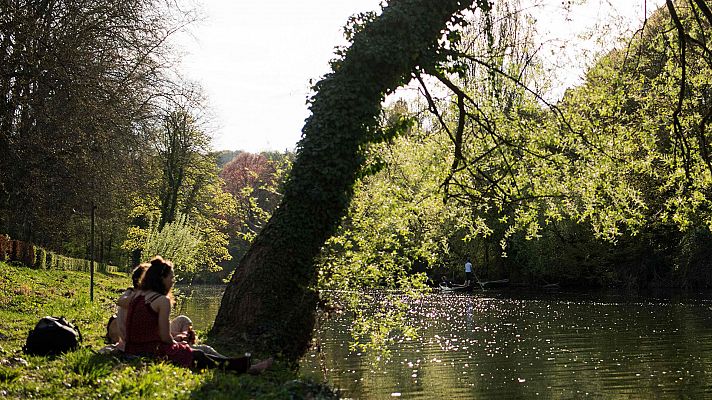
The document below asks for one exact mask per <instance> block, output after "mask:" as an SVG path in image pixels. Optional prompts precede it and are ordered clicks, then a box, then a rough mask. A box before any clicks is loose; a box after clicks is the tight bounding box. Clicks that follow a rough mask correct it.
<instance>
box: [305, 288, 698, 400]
mask: <svg viewBox="0 0 712 400" xmlns="http://www.w3.org/2000/svg"><path fill="white" fill-rule="evenodd" d="M409 316H410V318H411V320H412V323H413V324H414V325H416V326H417V327H418V328H419V332H420V334H421V338H420V339H419V340H417V341H408V340H400V341H397V343H396V344H394V345H393V346H391V348H390V351H391V357H390V358H389V359H382V360H380V361H377V360H375V359H374V358H375V357H374V356H371V355H369V354H362V353H355V352H351V351H349V347H348V342H349V340H350V335H349V331H348V327H349V324H350V320H349V316H348V315H340V316H338V317H336V318H334V319H332V320H330V321H327V322H326V323H324V324H322V327H321V329H320V330H319V332H318V333H317V337H318V339H319V341H320V344H321V349H322V352H321V353H316V352H315V351H312V353H310V354H308V355H307V356H306V357H305V359H304V361H303V362H302V368H303V370H305V371H311V372H313V373H318V374H323V375H325V376H326V378H327V379H328V380H329V382H330V383H331V384H332V385H334V386H335V387H337V388H339V389H341V391H342V395H343V396H344V397H346V398H360V399H363V398H387V397H391V396H393V395H394V394H396V393H397V394H398V396H402V397H404V398H423V399H425V398H434V397H442V398H455V399H457V398H459V399H465V398H522V397H526V398H531V397H540V398H579V397H581V398H583V397H587V398H612V397H620V398H655V397H670V396H672V397H679V396H682V397H685V396H689V397H692V398H701V397H706V396H712V377H710V376H709V374H708V373H707V372H706V371H712V369H710V367H712V365H710V364H711V363H712V311H711V310H710V308H709V302H707V301H701V300H695V301H693V302H670V301H626V300H624V299H622V298H618V299H616V298H611V297H610V296H609V297H607V298H606V299H602V298H595V297H593V296H581V295H563V294H556V295H548V296H539V297H531V298H525V297H523V296H515V295H512V294H508V295H504V294H502V293H499V294H498V293H486V294H485V295H483V294H481V293H479V294H475V295H443V294H433V295H430V296H428V297H426V299H424V300H422V301H417V302H413V304H411V309H410V311H409ZM324 372H325V374H324Z"/></svg>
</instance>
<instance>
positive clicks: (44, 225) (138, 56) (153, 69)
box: [0, 0, 193, 256]
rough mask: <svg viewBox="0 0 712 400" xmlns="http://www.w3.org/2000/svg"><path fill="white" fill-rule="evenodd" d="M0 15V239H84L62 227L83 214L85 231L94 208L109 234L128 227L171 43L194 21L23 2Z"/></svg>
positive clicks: (108, 5)
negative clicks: (146, 132)
mask: <svg viewBox="0 0 712 400" xmlns="http://www.w3.org/2000/svg"><path fill="white" fill-rule="evenodd" d="M0 15H2V18H0V65H1V66H2V67H0V69H1V70H2V73H0V170H2V171H3V173H2V174H0V231H2V232H5V233H9V234H10V235H12V236H13V237H16V238H19V239H22V240H27V241H32V242H35V243H38V244H41V245H43V246H46V247H48V248H50V249H52V250H61V247H62V245H63V244H64V243H67V242H70V241H71V242H74V243H82V242H83V243H87V242H88V238H86V235H81V236H77V235H74V232H73V231H72V228H73V227H74V226H73V224H68V223H67V222H68V221H71V220H73V219H74V218H73V216H74V215H75V214H81V215H84V216H85V219H84V221H82V226H83V227H85V229H84V231H86V227H88V226H89V224H88V221H87V219H88V218H87V217H88V215H89V210H91V208H92V207H94V206H96V207H97V214H98V216H99V218H98V219H99V220H100V221H101V222H102V224H103V223H106V226H105V228H106V231H109V230H110V231H112V233H116V231H119V230H120V229H121V228H124V229H125V221H124V220H123V218H124V217H125V216H126V213H127V212H128V210H127V208H126V207H125V206H126V203H125V200H126V199H127V198H128V197H129V190H130V189H131V188H133V187H135V186H137V185H140V183H141V182H145V180H143V177H144V176H143V173H142V169H141V166H140V164H139V163H137V162H136V161H137V160H138V159H139V158H140V154H142V153H143V152H144V151H145V149H146V146H145V141H144V139H145V137H144V135H143V132H144V131H143V128H144V127H145V122H146V121H148V120H150V119H151V118H150V117H151V115H152V114H153V112H154V109H155V106H156V101H155V100H156V99H157V98H159V94H161V93H163V92H164V89H165V88H166V87H167V86H169V81H168V79H167V74H166V72H167V69H168V68H169V67H170V66H171V60H170V58H169V57H168V47H167V41H166V39H167V37H168V36H169V35H170V34H171V33H172V32H175V31H176V30H178V29H180V27H181V26H182V25H184V24H186V23H187V22H189V21H190V20H191V19H192V18H193V16H192V14H191V13H190V11H186V12H185V13H184V11H182V10H180V9H179V8H178V7H174V6H173V5H172V4H169V3H166V2H161V1H154V0H130V1H127V2H121V3H120V4H119V3H116V2H113V1H95V2H91V3H87V4H81V5H80V4H77V3H71V2H65V1H59V0H49V1H41V2H35V1H24V0H23V1H15V2H3V3H2V5H0ZM118 225H121V227H119V226H118ZM107 236H109V235H108V234H107ZM117 236H118V234H117ZM85 239H86V240H85ZM117 243H118V240H116V241H114V246H116V245H117ZM77 247H79V246H77ZM72 255H73V256H86V253H85V252H82V253H73V254H72Z"/></svg>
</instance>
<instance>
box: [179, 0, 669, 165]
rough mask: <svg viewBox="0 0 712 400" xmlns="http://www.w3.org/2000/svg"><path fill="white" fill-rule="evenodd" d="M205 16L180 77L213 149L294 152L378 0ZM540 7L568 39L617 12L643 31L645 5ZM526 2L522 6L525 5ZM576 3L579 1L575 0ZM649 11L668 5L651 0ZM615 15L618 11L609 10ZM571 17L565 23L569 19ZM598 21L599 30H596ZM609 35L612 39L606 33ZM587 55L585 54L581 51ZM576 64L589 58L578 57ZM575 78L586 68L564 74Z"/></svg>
mask: <svg viewBox="0 0 712 400" xmlns="http://www.w3.org/2000/svg"><path fill="white" fill-rule="evenodd" d="M195 1H197V2H198V3H199V8H200V9H201V11H202V15H203V17H204V19H203V21H202V22H199V23H197V24H195V25H193V26H191V27H190V28H189V31H190V35H180V36H179V37H178V43H179V47H181V50H182V51H183V52H184V53H185V56H184V57H183V58H182V71H181V72H182V74H183V75H184V76H185V77H186V78H188V79H190V80H193V81H196V82H198V83H200V85H201V86H202V87H203V89H204V90H205V93H206V95H207V97H208V102H209V105H210V107H211V108H212V112H213V114H214V115H215V125H216V130H215V132H214V145H213V147H214V148H215V149H216V150H246V151H250V152H259V151H263V150H279V151H283V150H285V149H290V150H293V149H294V148H295V146H296V143H297V142H298V141H299V139H300V137H301V129H302V126H303V124H304V119H305V118H306V117H307V116H308V110H307V106H306V104H305V102H306V99H307V96H308V95H309V94H310V90H309V88H310V82H309V81H310V80H313V81H314V82H316V81H317V80H318V79H319V78H320V77H321V76H322V75H323V74H325V73H326V72H328V71H329V67H328V62H329V60H330V59H332V58H333V52H334V47H335V46H337V45H343V44H344V43H345V41H344V39H343V36H342V27H343V25H344V24H345V23H346V20H347V19H348V17H349V16H351V15H353V14H355V13H357V12H365V11H371V10H378V9H379V3H380V0H300V1H294V0H259V1H246V0H195ZM529 1H535V2H541V1H546V2H549V3H551V4H552V6H551V7H550V8H548V9H546V8H544V9H542V11H541V12H542V15H545V16H547V17H542V18H541V21H542V22H541V27H540V30H541V31H542V32H543V31H549V32H548V34H549V35H552V36H553V37H560V38H570V37H575V35H576V34H580V33H583V32H585V31H586V30H592V31H593V32H594V33H595V32H603V30H604V29H608V28H604V27H603V26H602V25H601V22H600V21H603V20H606V18H608V17H609V16H611V15H619V16H621V17H623V18H624V19H625V20H627V21H630V22H629V24H630V25H629V26H628V28H637V27H639V25H640V23H641V21H642V20H643V16H644V13H643V10H644V3H645V0H588V2H587V3H588V4H587V5H586V6H574V7H573V8H572V11H571V13H570V14H566V13H564V12H562V11H561V10H560V8H559V7H560V6H561V3H562V1H561V0H529ZM523 2H524V1H523ZM576 2H577V1H574V3H576ZM647 3H648V6H647V11H648V14H650V12H652V11H653V10H654V9H655V8H656V6H658V5H661V4H663V3H664V0H647ZM611 10H613V11H611ZM567 17H568V18H567ZM596 23H598V25H595V24H596ZM607 37H610V35H608V36H607ZM581 51H584V50H581ZM570 58H571V59H572V62H573V63H574V64H582V65H579V66H578V67H579V68H580V67H582V66H583V65H585V64H586V62H587V61H586V60H588V58H589V57H588V56H585V55H584V54H583V53H581V52H579V53H575V54H574V55H572V56H571V57H570ZM562 71H563V72H562V74H565V75H566V76H565V77H564V81H565V82H567V83H568V84H573V83H576V82H577V81H578V78H579V77H580V74H581V70H580V69H579V70H577V69H576V67H572V68H569V69H565V70H562Z"/></svg>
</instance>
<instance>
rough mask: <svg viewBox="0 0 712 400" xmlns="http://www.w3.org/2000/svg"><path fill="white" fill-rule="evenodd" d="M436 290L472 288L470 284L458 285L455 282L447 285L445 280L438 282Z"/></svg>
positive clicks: (452, 290)
mask: <svg viewBox="0 0 712 400" xmlns="http://www.w3.org/2000/svg"><path fill="white" fill-rule="evenodd" d="M438 290H440V291H441V292H469V291H471V290H472V285H458V284H456V283H452V284H450V285H448V284H447V283H445V282H440V285H438Z"/></svg>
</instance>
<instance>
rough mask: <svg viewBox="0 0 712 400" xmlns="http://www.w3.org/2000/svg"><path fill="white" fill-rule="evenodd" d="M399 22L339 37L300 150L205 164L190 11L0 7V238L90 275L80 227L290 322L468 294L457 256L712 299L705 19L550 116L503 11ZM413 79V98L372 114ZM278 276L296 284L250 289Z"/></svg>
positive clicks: (377, 18) (689, 6)
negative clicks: (181, 44) (292, 298)
mask: <svg viewBox="0 0 712 400" xmlns="http://www.w3.org/2000/svg"><path fill="white" fill-rule="evenodd" d="M390 3H393V4H392V7H391V4H389V5H385V6H384V10H383V14H381V15H377V14H375V13H369V14H361V15H356V16H354V17H353V18H352V19H351V20H350V22H349V25H347V27H346V28H345V33H346V37H347V39H348V40H349V41H350V47H348V48H343V49H339V50H338V51H337V57H338V58H337V59H335V60H333V61H332V69H333V72H332V73H330V74H327V75H326V76H325V77H324V79H323V80H322V81H320V82H319V83H317V84H316V85H315V87H314V91H315V93H316V94H315V95H314V97H313V98H312V99H310V100H309V104H308V106H309V107H310V110H311V111H312V114H313V115H312V117H310V118H309V119H308V120H307V122H306V125H305V128H304V131H303V133H304V137H303V139H302V142H300V144H299V145H298V147H297V149H296V152H295V153H294V154H292V153H278V152H266V153H262V154H250V153H247V152H241V151H221V152H215V151H214V149H213V148H212V147H211V137H210V130H209V126H210V121H209V117H208V115H209V112H208V110H207V107H206V99H205V97H204V95H203V93H202V91H201V89H200V87H199V86H198V85H197V84H196V83H193V82H187V81H185V80H184V79H182V78H181V77H180V76H179V75H178V74H177V73H176V70H175V64H176V57H177V56H176V54H177V53H176V52H175V49H173V48H171V46H170V43H171V42H170V40H168V39H169V38H170V36H171V35H172V34H173V33H174V32H176V31H178V30H181V29H183V28H184V27H185V26H186V25H188V24H190V23H191V22H192V21H193V20H194V19H195V18H196V17H195V15H194V13H193V12H192V11H186V10H185V9H183V8H180V7H177V6H175V5H174V4H172V3H165V2H159V1H154V0H132V1H129V2H121V4H118V3H116V4H115V2H108V1H98V2H93V3H91V4H76V3H74V2H66V1H60V0H49V1H39V2H30V1H17V2H6V3H4V4H3V5H2V6H1V7H2V8H1V9H0V11H2V12H1V13H0V15H1V16H0V71H1V74H0V172H1V173H0V233H2V234H8V235H9V236H10V237H12V238H15V239H19V240H24V241H27V242H32V243H35V244H37V245H40V246H43V247H45V248H47V249H50V250H53V251H58V252H61V253H63V254H66V255H69V256H74V257H84V258H87V257H89V255H90V254H91V251H90V243H91V238H90V229H89V226H90V221H91V219H92V216H93V217H94V219H95V221H96V222H95V224H96V235H97V238H96V243H97V251H96V258H97V259H98V260H99V261H100V262H103V263H111V264H115V265H121V266H126V267H128V266H130V265H133V264H135V263H137V262H138V261H140V260H142V259H143V258H145V257H148V256H150V255H153V254H163V255H164V256H166V257H168V258H171V259H173V260H174V261H175V262H176V264H177V266H178V268H179V273H180V274H181V277H182V278H183V279H185V280H192V281H193V282H219V281H221V280H222V279H225V278H226V277H227V276H228V274H229V273H230V272H232V271H234V270H235V269H236V268H238V267H237V266H238V263H239V261H240V260H241V259H244V266H246V267H245V268H246V271H247V272H245V275H244V276H238V278H235V279H233V283H239V282H250V283H249V284H247V285H245V286H244V287H245V288H252V289H245V290H254V291H255V292H254V293H264V292H273V293H275V294H277V293H279V292H280V291H283V290H287V289H289V290H287V292H290V293H291V292H292V289H294V292H295V293H303V294H304V293H306V294H305V295H304V299H305V300H304V304H303V305H302V306H304V307H309V306H310V305H312V304H313V303H315V302H316V300H315V299H316V296H312V295H313V294H314V291H315V289H314V288H321V289H346V288H348V289H353V288H364V287H395V288H402V289H405V288H412V287H420V286H421V285H424V284H425V283H426V282H427V280H428V279H431V280H432V279H437V277H439V276H441V275H447V276H451V277H454V278H456V279H461V276H460V274H462V271H461V265H462V263H463V262H464V259H465V258H466V257H468V256H469V257H471V258H472V259H473V261H474V263H475V267H476V271H477V274H478V275H479V276H480V277H481V278H491V279H496V278H503V277H506V278H509V279H510V280H511V281H512V282H516V283H520V284H528V285H545V284H549V283H559V284H561V285H569V286H581V287H601V286H621V287H651V286H666V287H708V286H709V285H710V284H712V273H711V272H710V271H711V269H710V268H709V267H710V261H709V260H710V259H711V257H710V255H711V254H710V251H711V250H710V247H709V246H708V244H709V241H710V239H711V238H712V237H711V233H710V229H711V227H712V214H711V206H712V203H711V201H712V194H711V193H710V189H709V188H710V182H711V181H712V156H711V155H710V153H711V151H712V150H711V149H710V144H709V143H708V142H709V138H708V133H709V127H708V125H709V122H710V119H712V109H711V108H710V102H711V101H712V98H710V96H712V92H711V91H710V87H712V82H711V81H710V80H711V79H712V71H711V68H712V51H710V48H709V44H708V38H709V35H710V34H712V27H711V26H710V23H711V22H712V12H710V9H709V7H708V6H707V5H706V4H705V2H704V1H692V0H691V1H677V2H674V1H667V2H666V4H665V6H663V7H662V8H660V9H659V10H656V11H655V12H654V13H653V14H652V16H651V17H650V18H648V19H647V20H646V21H645V24H644V25H643V26H642V27H640V29H639V30H638V31H636V32H634V33H633V34H631V35H630V36H629V37H627V38H625V40H624V41H622V42H620V43H619V44H618V46H617V47H616V48H615V49H613V50H611V51H607V52H605V53H603V54H602V55H601V56H600V57H599V58H598V59H597V60H596V62H595V63H593V64H592V65H589V66H588V68H587V69H586V71H585V77H584V80H583V82H582V83H581V84H580V85H577V86H575V87H570V88H567V90H566V91H565V92H564V94H563V96H561V97H560V98H559V99H557V100H556V101H550V100H547V99H548V97H547V96H546V93H547V90H550V89H551V87H552V86H556V85H557V82H556V81H555V77H552V76H550V75H548V71H547V70H546V68H545V67H544V64H545V61H546V59H545V57H546V55H543V54H541V52H540V51H539V49H540V47H539V44H538V43H537V37H536V29H535V27H534V24H533V19H532V18H531V16H529V15H527V14H526V12H524V11H523V10H522V7H521V4H520V3H519V2H518V1H516V0H510V1H503V2H496V3H490V2H480V1H477V2H474V3H475V4H474V5H472V6H468V5H466V4H460V2H442V4H438V5H434V4H431V3H428V2H424V1H415V0H412V1H411V0H408V1H405V0H403V1H400V2H399V1H393V2H390ZM463 10H467V11H466V12H463ZM419 13H420V14H419ZM394 21H397V22H394ZM403 21H422V24H418V29H417V30H412V29H405V28H404V26H407V25H408V24H407V23H405V22H403ZM411 25H412V24H411ZM443 26H445V27H446V29H445V31H443ZM400 30H402V32H401V31H400ZM443 32H444V34H443ZM433 37H435V38H436V39H435V40H434V41H433ZM384 54H389V55H390V56H389V57H388V58H387V62H386V61H384V59H383V58H379V57H381V56H383V55H384ZM396 55H397V56H398V57H396ZM399 57H400V58H399ZM408 82H413V83H414V84H415V85H417V87H418V91H419V93H420V95H419V97H418V98H416V99H413V98H408V99H400V100H397V101H391V102H388V103H385V102H383V100H384V99H385V94H388V93H392V92H393V91H395V89H397V88H398V87H401V86H403V85H404V84H406V83H408ZM366 83H368V84H366ZM344 99H346V100H348V102H344V101H343V100H344ZM383 104H387V105H385V106H382V105H383ZM344 115H346V116H347V117H346V118H342V117H343V116H344ZM346 133H348V134H349V135H351V136H347V135H346ZM235 134H239V132H236V133H235ZM283 200H284V201H283ZM280 204H281V205H280ZM314 204H318V206H314ZM295 213H296V214H295ZM273 215H276V218H273V221H270V218H271V217H272V216H273ZM268 221H270V222H269V223H268ZM263 228H265V229H263ZM287 230H290V231H291V233H290V234H289V235H286V236H285V234H284V232H285V231H287ZM261 232H263V234H262V235H260V233H261ZM255 241H256V242H255ZM324 241H326V243H325V244H324ZM251 243H256V245H255V246H253V248H255V250H252V253H251V252H250V250H248V249H250V244H251ZM295 243H296V244H295ZM275 249H277V250H275ZM240 265H241V266H242V265H243V264H240ZM259 265H269V266H270V267H269V268H274V269H275V270H274V271H272V270H265V268H266V267H265V268H262V269H261V271H262V272H261V273H262V275H260V276H261V277H256V278H254V279H253V278H251V275H250V274H251V273H252V272H250V271H253V269H250V268H251V266H255V268H256V269H257V270H260V268H258V267H259ZM287 265H288V267H287ZM248 266H249V267H250V268H247V267H248ZM280 268H282V269H280ZM275 271H277V274H278V275H279V276H286V275H288V276H291V277H294V280H293V281H287V282H282V283H280V282H275V283H274V285H275V286H274V287H270V286H260V283H259V282H264V281H265V280H266V279H264V278H265V277H266V276H270V275H271V274H275ZM312 271H314V273H313V274H312ZM240 279H242V280H243V281H240ZM254 282H258V283H254ZM282 284H284V286H280V285H282ZM251 285H252V286H251ZM255 288H258V289H259V290H257V289H255ZM305 288H306V289H305ZM228 292H229V293H228V298H230V299H232V300H235V299H238V298H240V296H244V293H246V292H244V293H243V292H241V293H237V292H235V293H233V292H231V291H230V290H228ZM268 301H269V299H266V300H265V302H268ZM226 304H229V302H228V303H226ZM245 304H247V303H245ZM300 304H301V303H300ZM248 306H249V305H248ZM248 306H246V307H248ZM255 307H257V306H255ZM295 307H296V305H295ZM250 315H251V314H250ZM255 315H257V314H255ZM295 315H296V314H295ZM300 315H301V314H300ZM255 318H257V317H255ZM294 318H298V317H294ZM299 318H301V317H299ZM299 318H298V319H299ZM306 319H308V318H306ZM222 320H224V321H225V323H226V324H231V323H232V322H231V321H230V320H229V319H222ZM268 325H269V324H268ZM297 325H298V324H297ZM305 325H309V321H307V322H305ZM275 326H276V325H275ZM217 328H218V333H219V330H220V328H221V327H220V326H218V327H217ZM295 329H297V328H295ZM267 330H269V328H267ZM296 336H299V335H296ZM302 350H303V349H297V350H295V352H296V353H298V352H299V351H302ZM296 353H295V354H296Z"/></svg>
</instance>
